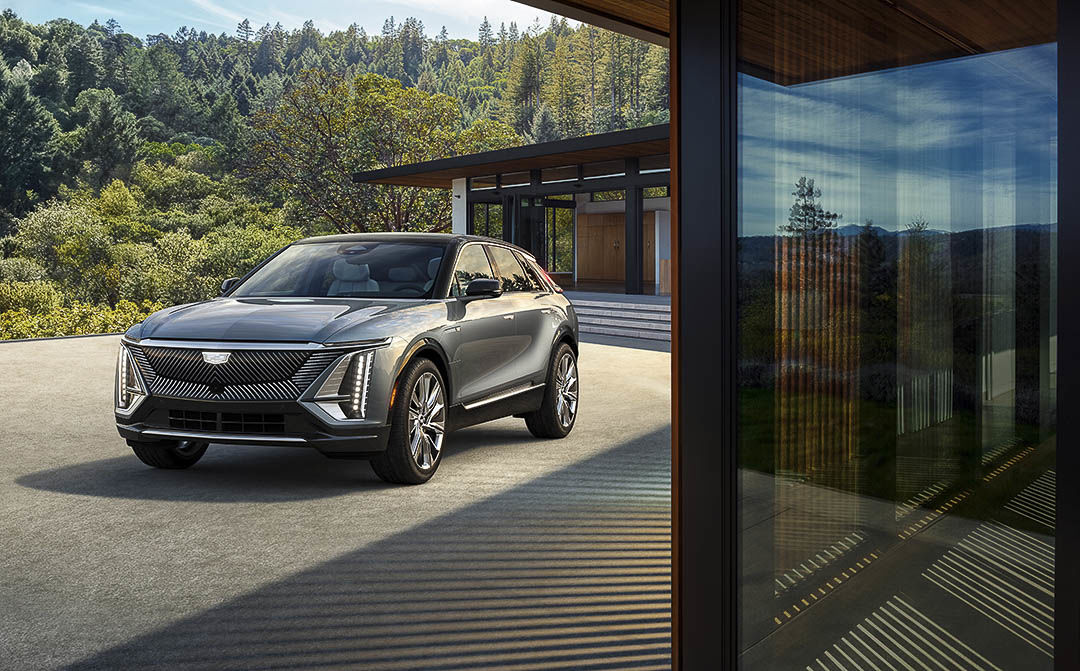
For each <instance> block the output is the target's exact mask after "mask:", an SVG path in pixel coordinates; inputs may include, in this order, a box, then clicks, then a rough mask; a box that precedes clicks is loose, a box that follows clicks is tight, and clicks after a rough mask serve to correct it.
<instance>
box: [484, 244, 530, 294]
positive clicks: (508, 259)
mask: <svg viewBox="0 0 1080 671" xmlns="http://www.w3.org/2000/svg"><path fill="white" fill-rule="evenodd" d="M488 253H489V254H491V260H492V261H493V262H494V263H495V272H497V273H499V280H501V281H502V290H503V291H504V292H511V291H533V287H532V282H530V281H529V279H528V277H527V276H526V275H525V269H524V268H522V267H521V264H520V263H518V260H517V257H516V256H514V253H513V252H512V251H510V250H509V249H507V248H506V247H496V246H495V245H489V246H488Z"/></svg>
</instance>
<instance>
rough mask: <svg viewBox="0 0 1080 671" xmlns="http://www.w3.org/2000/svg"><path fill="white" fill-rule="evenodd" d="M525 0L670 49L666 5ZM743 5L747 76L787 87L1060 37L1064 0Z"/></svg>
mask: <svg viewBox="0 0 1080 671" xmlns="http://www.w3.org/2000/svg"><path fill="white" fill-rule="evenodd" d="M518 1H519V2H522V3H523V4H526V5H531V6H533V7H537V8H539V9H543V10H546V11H550V12H554V13H557V14H561V15H564V16H567V17H569V18H572V19H576V20H579V21H584V22H586V23H591V24H594V25H598V26H600V27H603V28H607V29H609V30H617V31H619V32H623V33H626V34H628V35H633V36H635V37H638V38H641V39H645V40H648V41H650V42H654V43H656V44H662V45H665V46H666V45H667V44H668V38H669V32H670V27H669V26H670V13H669V3H668V0H518ZM701 1H705V2H707V1H709V0H701ZM740 7H741V9H740V22H741V24H742V25H741V26H740V31H739V45H738V47H739V59H740V69H741V70H742V71H744V72H747V73H748V74H751V75H753V76H755V77H760V78H763V79H767V80H769V81H772V82H775V83H777V84H782V85H785V86H787V85H794V84H804V83H808V82H813V81H819V80H822V79H830V78H833V77H841V76H846V75H854V74H860V73H864V72H872V71H874V70H881V69H885V68H891V67H899V66H905V65H915V64H918V63H928V62H931V61H936V60H943V59H947V58H956V57H959V56H968V55H974V54H980V53H989V52H993V51H1001V50H1004V49H1014V48H1018V47H1026V46H1031V45H1034V44H1044V43H1046V42H1053V41H1055V40H1056V39H1057V0H741V3H740Z"/></svg>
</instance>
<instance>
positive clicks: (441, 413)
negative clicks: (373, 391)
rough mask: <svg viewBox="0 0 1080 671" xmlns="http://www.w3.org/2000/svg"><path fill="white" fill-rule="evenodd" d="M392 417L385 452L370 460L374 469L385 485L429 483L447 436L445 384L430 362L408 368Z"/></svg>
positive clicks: (421, 360) (420, 360)
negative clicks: (386, 483) (389, 483)
mask: <svg viewBox="0 0 1080 671" xmlns="http://www.w3.org/2000/svg"><path fill="white" fill-rule="evenodd" d="M390 417H391V425H390V438H389V440H388V441H387V445H386V451H385V452H383V453H382V454H380V455H378V456H377V457H374V458H373V459H372V460H371V468H372V470H374V471H375V474H376V475H378V476H379V477H380V478H382V479H383V480H385V481H386V482H393V483H396V484H405V485H418V484H421V483H424V482H427V481H428V480H430V479H431V476H432V475H435V471H436V470H438V468H439V464H440V463H441V461H442V448H443V441H444V439H445V437H446V385H445V384H444V383H443V379H442V375H441V374H440V373H439V369H438V367H437V366H436V365H435V364H434V363H432V361H431V360H430V359H424V358H419V359H413V360H412V361H411V362H410V363H409V365H408V366H406V367H405V371H404V372H403V373H402V375H401V378H400V380H399V382H398V387H397V392H396V394H395V401H394V406H393V407H392V408H391V409H390Z"/></svg>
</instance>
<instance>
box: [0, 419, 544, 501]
mask: <svg viewBox="0 0 1080 671" xmlns="http://www.w3.org/2000/svg"><path fill="white" fill-rule="evenodd" d="M534 440H535V439H534V438H533V437H532V436H531V435H530V434H529V433H528V431H526V430H525V429H524V427H522V428H521V429H520V430H514V429H509V428H501V429H500V428H496V427H492V428H487V427H484V428H474V429H469V430H468V432H467V433H459V434H457V435H452V436H451V437H450V440H449V441H448V443H447V447H446V454H445V455H444V457H443V458H444V459H446V460H452V459H454V458H455V457H456V456H458V455H461V454H464V453H465V452H468V451H471V450H475V449H480V448H493V449H499V448H500V447H502V448H503V449H506V448H507V446H508V445H510V446H514V445H515V444H517V443H527V442H529V441H534ZM15 482H16V483H17V484H19V485H21V486H23V487H30V488H32V489H39V490H44V491H50V492H58V493H61V494H77V495H82V496H102V497H108V498H127V499H143V500H154V501H190V502H219V503H235V502H255V503H261V502H265V503H272V502H288V501H303V500H309V499H317V498H327V497H333V496H340V495H342V494H348V493H350V492H355V491H357V490H358V489H361V488H371V489H378V488H385V487H391V485H386V484H385V483H383V482H382V481H381V480H379V479H378V478H377V477H376V476H375V474H374V473H373V472H372V470H371V467H370V466H368V463H367V462H366V461H354V460H343V459H328V458H326V457H324V456H322V455H321V454H319V453H318V452H316V451H315V450H310V449H301V448H289V447H278V448H274V447H265V448H264V447H251V446H241V445H211V446H210V449H209V450H207V452H206V455H205V456H204V457H203V458H202V459H201V460H200V461H199V463H197V464H195V465H194V466H192V467H191V468H190V469H187V470H180V471H170V470H159V469H154V468H150V467H148V466H146V465H144V464H143V463H142V462H140V461H139V460H138V459H137V458H136V457H135V455H133V454H129V455H127V456H123V457H113V458H109V459H100V460H97V461H90V462H85V463H81V464H72V465H69V466H61V467H59V468H51V469H48V470H44V471H37V472H35V473H29V474H27V475H23V476H21V477H19V478H16V480H15Z"/></svg>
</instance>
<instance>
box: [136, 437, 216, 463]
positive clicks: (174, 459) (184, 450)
mask: <svg viewBox="0 0 1080 671" xmlns="http://www.w3.org/2000/svg"><path fill="white" fill-rule="evenodd" d="M127 444H128V446H129V447H131V451H132V452H134V453H135V456H136V457H138V458H139V460H140V461H142V462H143V463H144V464H146V465H147V466H153V467H154V468H170V469H176V468H187V467H189V466H191V465H193V464H194V463H195V462H197V461H198V460H199V459H202V455H203V454H205V453H206V448H207V447H209V446H210V443H197V442H194V441H187V440H185V441H175V440H162V441H154V442H148V441H141V440H129V441H128V442H127Z"/></svg>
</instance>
